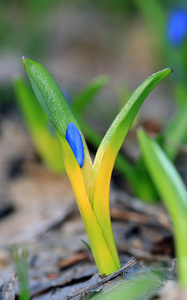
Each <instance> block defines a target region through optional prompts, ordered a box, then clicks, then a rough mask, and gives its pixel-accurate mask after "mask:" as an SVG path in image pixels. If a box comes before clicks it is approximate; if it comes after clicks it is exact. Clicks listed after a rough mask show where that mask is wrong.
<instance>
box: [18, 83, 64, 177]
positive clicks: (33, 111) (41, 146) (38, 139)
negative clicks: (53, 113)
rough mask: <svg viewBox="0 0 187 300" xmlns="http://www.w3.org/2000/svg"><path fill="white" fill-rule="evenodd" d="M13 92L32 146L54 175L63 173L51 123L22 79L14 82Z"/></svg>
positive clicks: (62, 165)
mask: <svg viewBox="0 0 187 300" xmlns="http://www.w3.org/2000/svg"><path fill="white" fill-rule="evenodd" d="M14 91H15V94H16V99H17V102H18V104H19V107H20V110H21V113H22V116H23V118H24V121H25V123H26V125H27V128H28V131H29V133H30V136H31V138H32V141H33V144H34V146H35V148H36V151H37V152H38V154H39V156H40V157H41V159H42V160H43V162H44V164H45V165H46V166H47V168H48V169H49V170H50V171H51V172H54V173H58V174H63V173H65V168H64V164H63V161H62V158H61V153H60V149H59V146H58V142H57V140H56V137H55V135H54V134H52V133H51V132H50V127H51V123H50V121H49V119H48V117H47V115H46V113H45V112H44V111H43V109H42V107H41V105H40V104H39V102H38V100H37V99H36V97H35V95H34V93H33V91H32V89H31V88H30V87H28V85H27V84H26V82H25V81H24V80H23V79H22V78H16V79H15V80H14Z"/></svg>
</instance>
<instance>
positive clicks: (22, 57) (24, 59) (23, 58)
mask: <svg viewBox="0 0 187 300" xmlns="http://www.w3.org/2000/svg"><path fill="white" fill-rule="evenodd" d="M21 60H22V63H23V66H24V68H25V67H26V57H25V55H22V56H21Z"/></svg>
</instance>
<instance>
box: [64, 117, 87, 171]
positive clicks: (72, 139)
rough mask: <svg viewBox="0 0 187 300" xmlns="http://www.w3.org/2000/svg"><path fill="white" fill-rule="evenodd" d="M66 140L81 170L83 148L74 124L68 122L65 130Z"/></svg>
mask: <svg viewBox="0 0 187 300" xmlns="http://www.w3.org/2000/svg"><path fill="white" fill-rule="evenodd" d="M66 140H67V142H68V143H69V145H70V147H71V149H72V151H73V153H74V155H75V157H76V159H77V161H78V164H79V166H80V167H81V168H82V167H83V165H84V147H83V143H82V138H81V135H80V133H79V131H78V129H77V127H76V126H75V124H74V123H72V122H70V123H69V124H68V126H67V130H66Z"/></svg>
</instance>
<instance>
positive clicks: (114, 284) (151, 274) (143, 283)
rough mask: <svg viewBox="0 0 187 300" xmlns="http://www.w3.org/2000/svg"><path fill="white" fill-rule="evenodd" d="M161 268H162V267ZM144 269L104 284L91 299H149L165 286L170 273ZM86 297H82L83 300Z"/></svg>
mask: <svg viewBox="0 0 187 300" xmlns="http://www.w3.org/2000/svg"><path fill="white" fill-rule="evenodd" d="M160 269H161V268H160ZM165 273H166V272H164V271H163V270H162V271H160V272H159V271H156V272H155V271H152V270H149V269H147V270H146V269H142V270H141V271H138V272H135V273H134V274H133V275H130V276H129V275H127V277H126V276H125V279H124V280H123V279H120V278H116V279H115V280H113V281H110V282H108V283H107V284H106V285H104V287H103V289H102V290H101V291H100V292H93V294H92V295H91V296H90V297H89V299H90V300H113V299H117V300H149V299H152V297H153V296H154V295H155V294H156V293H157V292H158V290H159V289H160V288H161V287H163V286H164V282H165V279H166V278H167V277H168V274H165ZM84 299H86V298H85V297H82V298H81V300H84Z"/></svg>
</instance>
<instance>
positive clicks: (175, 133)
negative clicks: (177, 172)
mask: <svg viewBox="0 0 187 300" xmlns="http://www.w3.org/2000/svg"><path fill="white" fill-rule="evenodd" d="M186 139H187V104H186V105H182V106H181V107H180V108H179V109H178V110H177V113H176V114H175V116H174V117H173V119H172V120H171V121H170V122H169V124H168V126H167V128H166V130H165V133H164V145H163V149H164V151H165V152H166V154H167V156H168V157H169V158H170V159H171V160H172V161H173V160H174V159H175V158H176V156H177V154H178V152H179V147H180V145H181V144H182V143H183V142H184V141H185V140H186Z"/></svg>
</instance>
